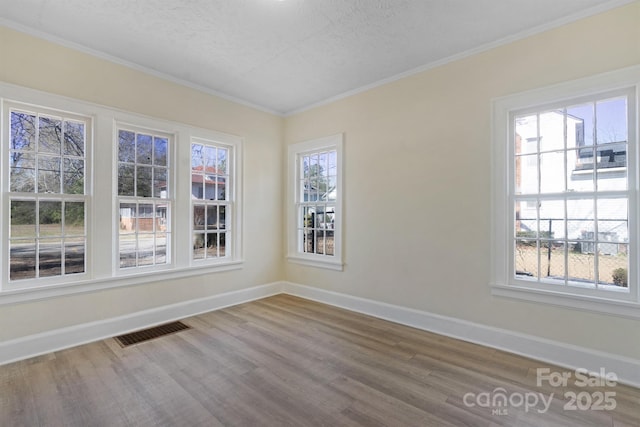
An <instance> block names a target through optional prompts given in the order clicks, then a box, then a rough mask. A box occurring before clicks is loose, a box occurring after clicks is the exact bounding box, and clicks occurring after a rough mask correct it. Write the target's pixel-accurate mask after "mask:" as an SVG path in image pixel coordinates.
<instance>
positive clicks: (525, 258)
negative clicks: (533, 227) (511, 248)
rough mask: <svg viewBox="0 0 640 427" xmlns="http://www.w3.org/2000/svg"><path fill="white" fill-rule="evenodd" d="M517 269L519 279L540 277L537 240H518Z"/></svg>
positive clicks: (516, 252) (516, 247) (516, 249)
mask: <svg viewBox="0 0 640 427" xmlns="http://www.w3.org/2000/svg"><path fill="white" fill-rule="evenodd" d="M515 267H516V271H515V273H516V278H518V279H533V278H536V277H538V251H537V243H536V241H535V240H516V244H515Z"/></svg>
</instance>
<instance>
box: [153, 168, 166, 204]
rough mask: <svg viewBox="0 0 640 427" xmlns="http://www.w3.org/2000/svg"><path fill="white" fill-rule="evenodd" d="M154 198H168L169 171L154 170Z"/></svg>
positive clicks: (162, 169)
mask: <svg viewBox="0 0 640 427" xmlns="http://www.w3.org/2000/svg"><path fill="white" fill-rule="evenodd" d="M153 197H158V198H161V199H166V198H167V170H166V169H164V168H153Z"/></svg>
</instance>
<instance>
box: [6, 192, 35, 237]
mask: <svg viewBox="0 0 640 427" xmlns="http://www.w3.org/2000/svg"><path fill="white" fill-rule="evenodd" d="M35 236H36V202H35V201H23V200H12V201H11V237H12V238H15V237H35Z"/></svg>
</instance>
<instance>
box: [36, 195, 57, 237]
mask: <svg viewBox="0 0 640 427" xmlns="http://www.w3.org/2000/svg"><path fill="white" fill-rule="evenodd" d="M39 216H40V233H39V236H40V237H48V236H61V235H62V202H45V201H42V202H40V212H39Z"/></svg>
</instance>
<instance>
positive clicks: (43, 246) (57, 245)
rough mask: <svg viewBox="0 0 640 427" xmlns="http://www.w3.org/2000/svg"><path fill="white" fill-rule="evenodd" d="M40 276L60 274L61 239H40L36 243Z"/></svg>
mask: <svg viewBox="0 0 640 427" xmlns="http://www.w3.org/2000/svg"><path fill="white" fill-rule="evenodd" d="M38 258H39V270H40V272H39V274H40V277H50V276H60V275H61V274H62V241H61V240H60V239H41V240H40V244H39V245H38Z"/></svg>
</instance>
